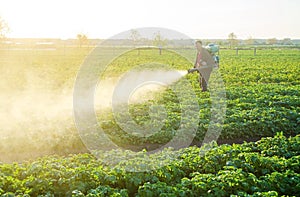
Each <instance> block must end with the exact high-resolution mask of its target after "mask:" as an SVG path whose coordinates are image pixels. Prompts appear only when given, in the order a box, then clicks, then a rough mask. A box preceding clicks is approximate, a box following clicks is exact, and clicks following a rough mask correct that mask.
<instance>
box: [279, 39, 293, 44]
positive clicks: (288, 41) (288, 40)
mask: <svg viewBox="0 0 300 197" xmlns="http://www.w3.org/2000/svg"><path fill="white" fill-rule="evenodd" d="M281 44H284V45H293V41H292V39H290V38H284V39H283V40H282V43H281Z"/></svg>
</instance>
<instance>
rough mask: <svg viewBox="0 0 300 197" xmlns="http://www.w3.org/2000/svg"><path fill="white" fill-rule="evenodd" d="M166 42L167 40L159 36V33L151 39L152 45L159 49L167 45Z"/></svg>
mask: <svg viewBox="0 0 300 197" xmlns="http://www.w3.org/2000/svg"><path fill="white" fill-rule="evenodd" d="M167 41H168V40H167V39H163V37H162V36H161V35H160V32H157V33H156V34H155V36H154V39H153V45H154V46H158V47H160V48H161V47H163V46H165V45H166V44H167Z"/></svg>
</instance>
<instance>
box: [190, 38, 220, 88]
mask: <svg viewBox="0 0 300 197" xmlns="http://www.w3.org/2000/svg"><path fill="white" fill-rule="evenodd" d="M196 49H197V57H196V62H195V64H194V68H195V69H197V71H199V82H200V87H201V88H202V92H205V91H207V86H208V80H209V77H210V74H211V72H212V69H213V67H214V66H215V64H216V63H215V61H214V60H213V57H212V55H211V54H210V53H209V52H208V51H207V50H206V49H205V48H203V47H202V41H201V40H198V41H196ZM195 69H190V70H189V72H193V71H194V70H195Z"/></svg>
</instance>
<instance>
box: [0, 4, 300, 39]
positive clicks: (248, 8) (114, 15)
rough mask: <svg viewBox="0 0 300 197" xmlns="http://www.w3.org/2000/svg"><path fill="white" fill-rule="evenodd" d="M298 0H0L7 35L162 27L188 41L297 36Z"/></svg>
mask: <svg viewBox="0 0 300 197" xmlns="http://www.w3.org/2000/svg"><path fill="white" fill-rule="evenodd" d="M299 10H300V0H206V1H203V0H71V1H69V0H0V16H1V17H2V18H3V19H4V20H5V21H6V22H7V23H8V25H9V27H10V29H11V32H10V34H9V35H8V37H51V38H75V37H76V35H77V34H78V33H85V34H86V35H87V36H88V37H89V38H109V37H111V36H113V35H115V34H118V33H120V32H122V31H126V30H129V29H134V28H141V27H163V28H169V29H173V30H176V31H179V32H182V33H184V34H186V35H188V36H190V37H192V38H201V39H202V38H227V37H228V34H229V33H231V32H234V33H235V34H236V35H237V37H238V38H242V39H246V38H249V37H250V36H251V37H252V38H273V37H275V38H277V39H282V38H287V37H288V38H300V22H299V20H300V12H299Z"/></svg>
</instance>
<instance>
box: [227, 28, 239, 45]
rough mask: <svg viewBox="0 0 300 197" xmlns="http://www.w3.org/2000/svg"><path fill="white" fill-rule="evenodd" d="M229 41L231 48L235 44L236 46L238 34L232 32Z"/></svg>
mask: <svg viewBox="0 0 300 197" xmlns="http://www.w3.org/2000/svg"><path fill="white" fill-rule="evenodd" d="M228 41H229V45H230V48H232V47H233V46H236V45H237V43H238V40H237V36H236V35H235V34H234V33H233V32H232V33H230V34H229V35H228Z"/></svg>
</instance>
